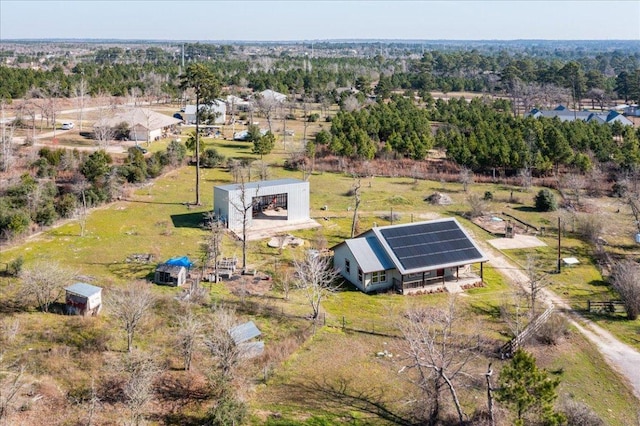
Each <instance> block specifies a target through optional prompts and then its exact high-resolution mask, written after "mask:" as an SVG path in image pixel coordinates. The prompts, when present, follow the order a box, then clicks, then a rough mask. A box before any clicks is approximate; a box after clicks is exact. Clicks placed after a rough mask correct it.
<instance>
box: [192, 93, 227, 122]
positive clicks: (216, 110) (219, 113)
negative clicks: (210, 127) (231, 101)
mask: <svg viewBox="0 0 640 426" xmlns="http://www.w3.org/2000/svg"><path fill="white" fill-rule="evenodd" d="M200 109H201V110H204V109H207V110H208V112H210V113H213V114H216V117H215V119H214V120H213V123H212V124H224V123H225V122H226V121H227V104H226V103H225V102H224V101H223V100H222V99H216V100H215V101H213V102H211V103H210V104H201V105H200ZM182 117H183V119H184V121H185V123H189V124H194V123H195V122H196V106H195V105H187V106H186V107H185V108H184V113H183V114H182Z"/></svg>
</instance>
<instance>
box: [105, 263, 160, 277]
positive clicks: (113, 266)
mask: <svg viewBox="0 0 640 426" xmlns="http://www.w3.org/2000/svg"><path fill="white" fill-rule="evenodd" d="M107 269H108V270H109V272H111V273H112V274H113V275H115V276H117V277H119V278H127V279H130V278H138V279H147V280H151V279H153V275H154V274H153V272H154V269H155V267H154V266H153V265H150V264H147V263H134V262H131V263H110V264H109V265H108V266H107Z"/></svg>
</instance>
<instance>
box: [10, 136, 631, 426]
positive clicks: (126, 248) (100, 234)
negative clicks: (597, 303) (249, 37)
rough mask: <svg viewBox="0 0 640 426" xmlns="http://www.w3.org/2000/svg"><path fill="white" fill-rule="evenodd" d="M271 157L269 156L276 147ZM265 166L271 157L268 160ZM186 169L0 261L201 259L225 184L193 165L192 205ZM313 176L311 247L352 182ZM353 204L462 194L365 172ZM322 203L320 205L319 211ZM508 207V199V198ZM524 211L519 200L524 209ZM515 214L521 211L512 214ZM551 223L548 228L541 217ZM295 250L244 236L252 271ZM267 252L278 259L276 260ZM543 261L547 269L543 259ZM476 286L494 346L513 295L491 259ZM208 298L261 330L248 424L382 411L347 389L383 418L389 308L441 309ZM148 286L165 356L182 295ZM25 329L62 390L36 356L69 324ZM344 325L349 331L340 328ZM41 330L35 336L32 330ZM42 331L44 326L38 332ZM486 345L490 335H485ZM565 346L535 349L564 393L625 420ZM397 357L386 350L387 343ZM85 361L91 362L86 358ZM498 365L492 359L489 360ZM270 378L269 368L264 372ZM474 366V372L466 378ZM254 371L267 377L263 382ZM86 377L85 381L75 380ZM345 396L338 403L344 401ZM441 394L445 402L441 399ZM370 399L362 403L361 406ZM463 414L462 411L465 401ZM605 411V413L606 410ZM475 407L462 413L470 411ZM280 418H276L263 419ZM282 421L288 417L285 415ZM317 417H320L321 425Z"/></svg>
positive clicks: (466, 298) (470, 392)
mask: <svg viewBox="0 0 640 426" xmlns="http://www.w3.org/2000/svg"><path fill="white" fill-rule="evenodd" d="M206 142H207V146H213V147H216V149H219V151H220V152H221V153H223V154H224V155H226V156H228V157H231V156H234V157H245V156H246V157H251V156H252V154H250V148H249V147H247V146H245V144H244V143H236V142H229V141H224V140H211V141H209V140H207V141H206ZM274 156H277V154H274ZM268 161H271V158H269V159H268ZM284 177H294V178H300V177H301V172H292V171H286V170H284V169H282V168H281V167H273V168H272V170H271V178H284ZM194 180H195V175H194V169H193V167H183V168H181V169H178V170H175V171H173V172H171V173H168V174H167V175H165V176H163V177H161V178H159V179H157V180H156V181H154V182H152V183H149V184H147V185H145V186H144V187H142V188H139V189H137V190H135V191H134V192H133V193H132V194H131V195H129V196H127V197H126V199H123V200H120V201H117V202H114V203H112V204H110V205H107V206H105V207H103V208H99V209H96V210H94V211H92V212H91V214H90V216H89V217H88V220H87V226H86V233H85V235H84V236H80V226H79V224H78V223H77V222H76V221H70V222H68V223H65V224H63V225H61V226H59V227H56V228H53V229H50V230H46V231H44V232H42V233H41V234H39V235H36V236H33V237H31V238H29V239H27V240H26V241H24V242H22V243H20V244H16V245H14V246H12V247H9V248H3V251H2V258H1V260H2V262H8V261H10V260H11V259H14V258H16V257H18V256H23V257H24V258H25V261H26V264H27V265H28V264H29V263H30V262H32V261H33V260H35V259H46V260H50V261H57V262H60V263H61V264H64V265H65V266H66V267H69V268H71V269H73V270H75V271H77V272H78V274H79V275H83V276H86V277H93V282H94V283H96V284H98V285H100V284H103V285H104V286H105V287H112V286H118V285H121V284H123V283H125V282H127V281H129V280H132V279H145V278H149V277H150V276H151V274H152V272H153V269H154V267H155V264H156V263H155V262H154V263H152V264H137V263H131V262H127V261H126V259H127V256H129V255H131V254H134V253H152V254H153V255H154V257H155V259H156V260H157V261H163V260H166V259H167V258H169V257H172V256H178V255H186V256H189V257H191V258H192V259H199V257H200V249H199V244H200V242H201V240H202V238H203V237H204V235H205V231H204V230H202V229H201V228H200V226H199V224H200V221H201V219H202V214H203V213H204V212H206V211H209V210H210V209H211V208H212V205H213V199H212V197H213V186H214V185H217V184H223V183H228V182H230V181H231V177H230V175H229V173H228V172H226V171H225V170H222V169H210V170H209V169H207V170H203V171H202V201H203V205H202V206H200V207H193V206H188V205H187V203H190V202H191V203H192V202H193V201H194V200H195V194H194V189H193V186H194ZM310 182H311V215H312V217H314V218H316V219H317V220H318V222H319V223H320V224H321V228H320V229H319V230H305V231H299V232H293V234H295V235H296V236H300V237H302V238H304V239H305V240H307V241H309V243H310V244H311V245H316V246H321V245H323V246H328V247H331V246H332V245H334V244H337V243H339V242H341V241H342V240H343V239H344V238H347V237H349V235H350V231H351V221H352V218H353V197H352V196H350V195H347V193H348V191H349V190H350V189H351V188H352V187H353V185H354V182H355V181H354V179H353V178H352V177H351V176H348V175H345V174H334V173H314V174H313V175H312V176H311V177H310ZM361 185H362V186H361V191H362V204H361V206H360V210H359V226H358V231H359V232H362V231H365V230H367V229H368V228H370V227H371V226H373V225H374V224H377V225H379V226H380V225H387V224H389V223H390V222H389V220H388V219H389V217H388V216H389V214H390V213H391V209H392V208H393V212H394V213H397V214H399V219H397V220H398V221H399V222H401V223H408V222H410V221H412V220H413V221H418V220H423V219H424V218H433V217H437V216H438V215H450V214H452V212H462V211H464V210H466V202H465V199H466V197H467V195H468V194H466V193H464V192H463V191H462V188H461V185H459V184H455V183H446V184H443V183H440V182H429V181H418V182H414V181H413V179H410V178H380V177H376V178H363V179H362V180H361ZM473 190H474V191H476V192H477V193H479V194H481V195H482V194H484V192H485V191H492V192H493V194H494V201H493V202H492V203H493V204H492V207H491V208H492V209H494V210H496V211H500V210H502V208H505V202H504V200H508V199H509V198H510V196H511V189H510V188H508V187H500V186H498V185H490V184H488V185H483V186H481V185H475V186H474V187H473ZM435 191H440V192H442V191H444V192H446V193H447V194H448V195H449V196H451V198H452V200H453V203H452V204H451V205H448V206H432V205H430V204H428V203H427V202H425V201H424V198H425V197H426V196H428V195H430V194H432V193H433V192H435ZM516 195H517V197H519V198H521V201H522V202H525V203H528V204H529V205H530V204H531V203H530V201H529V200H528V199H527V198H529V197H531V198H532V195H531V194H530V193H517V194H516ZM325 205H326V206H327V209H326V210H322V209H321V207H323V206H325ZM511 205H513V206H516V207H517V206H518V205H517V204H513V203H512V204H511ZM525 205H526V204H525ZM519 212H520V211H519ZM519 214H522V218H523V219H526V220H530V221H535V223H536V224H537V225H540V224H551V223H552V222H553V218H554V216H553V214H552V213H550V214H545V215H540V214H536V213H533V212H529V211H526V210H522V211H521V213H518V214H517V215H519ZM459 220H460V221H461V223H463V225H464V226H465V227H467V229H469V231H470V232H471V233H472V234H473V235H474V237H475V238H477V239H479V240H482V241H484V240H487V239H489V238H491V236H490V235H489V234H488V233H486V232H485V231H483V230H481V229H480V228H478V227H476V226H475V225H472V224H471V223H470V222H469V221H467V220H464V219H462V218H459ZM547 226H550V225H547ZM543 239H544V241H546V242H547V244H548V246H547V247H544V248H542V249H535V250H530V251H525V250H514V251H510V252H508V253H507V255H508V256H509V257H511V258H512V259H514V260H516V261H518V262H522V261H523V260H524V258H525V257H526V254H527V253H529V252H532V251H533V252H535V253H537V254H538V255H539V256H540V257H541V258H543V259H544V260H545V262H547V263H548V264H549V265H553V264H554V263H553V261H554V259H555V257H554V256H555V249H554V245H553V242H554V238H553V236H551V237H543ZM303 250H304V248H295V249H292V248H287V249H285V250H284V252H283V253H282V254H280V253H279V252H278V250H277V249H271V248H268V247H267V246H266V243H265V241H257V242H251V243H250V245H249V263H250V264H252V265H255V266H256V267H257V268H258V269H260V270H263V271H266V272H270V273H273V272H274V270H276V269H277V268H279V271H280V272H283V271H285V270H286V264H287V262H288V261H289V260H291V259H292V258H293V257H294V256H301V255H302V253H303ZM562 253H563V256H576V257H578V258H579V259H580V260H581V262H582V263H581V265H579V266H577V267H574V268H567V269H565V270H564V271H563V272H562V274H560V275H554V276H553V279H554V286H553V289H554V291H556V292H558V293H559V294H561V295H563V296H564V297H566V298H567V299H568V300H569V302H570V303H571V304H572V306H574V307H576V308H581V307H584V305H585V302H586V300H588V299H590V298H591V299H600V300H602V299H608V298H610V297H613V295H612V293H611V292H610V290H609V288H608V286H606V285H603V283H602V278H601V276H600V275H599V273H598V272H597V270H596V269H595V268H594V267H593V266H590V265H589V260H590V255H589V249H588V247H587V246H585V245H584V244H583V243H581V242H580V241H579V240H577V239H575V238H571V237H570V236H568V237H566V238H565V239H564V241H563V252H562ZM224 254H225V255H226V256H231V255H236V256H240V254H241V249H240V246H239V245H238V243H237V242H236V241H234V240H232V239H230V238H229V239H227V240H226V241H225V244H224ZM276 259H277V260H278V262H277V263H276ZM550 267H551V266H550ZM484 277H485V281H486V283H487V285H486V287H484V288H478V289H473V290H469V291H466V292H465V293H463V294H461V295H460V296H459V297H458V301H459V306H460V307H461V308H462V310H463V312H464V313H465V315H464V321H465V322H466V324H468V325H469V327H472V326H474V327H476V326H480V327H481V329H482V330H483V335H484V337H485V338H487V339H488V340H489V341H491V342H494V343H495V344H496V345H498V344H500V343H502V342H504V341H506V340H507V337H506V327H505V326H504V324H503V322H502V320H501V318H500V314H499V308H500V305H501V303H502V302H503V300H504V297H505V294H507V293H509V292H510V291H511V289H510V286H509V285H508V284H507V283H506V282H505V281H504V278H503V277H502V275H501V274H500V273H499V271H497V270H495V269H494V268H492V267H491V265H490V264H488V265H485V268H484ZM14 283H15V281H14V280H13V279H11V278H7V277H2V278H0V299H3V298H4V299H6V298H8V297H9V296H11V295H12V294H13V293H14V289H15V287H14V286H13V284H14ZM209 288H210V290H211V296H212V299H213V300H214V301H222V302H225V303H229V304H231V305H233V306H235V307H236V308H237V309H238V312H239V314H240V315H242V316H245V317H247V318H251V319H254V320H255V321H256V323H257V324H258V326H259V327H260V328H261V330H263V333H264V340H265V342H266V345H267V348H268V354H267V356H266V358H265V359H263V360H261V361H259V362H258V364H256V366H255V367H254V368H253V369H252V370H250V371H251V374H252V383H253V384H254V386H253V388H252V389H253V391H252V392H251V394H250V399H249V401H250V405H251V407H252V409H253V410H252V423H253V424H256V425H257V424H265V423H267V422H270V423H269V424H272V425H277V424H282V425H284V424H292V425H293V424H308V425H312V424H332V423H335V422H338V421H341V422H344V421H347V419H348V421H350V422H352V424H387V423H389V420H388V419H385V418H384V416H382V415H378V416H375V417H373V418H370V417H369V415H366V414H365V413H364V411H363V406H360V405H358V403H356V399H354V396H355V395H358V394H360V395H364V394H366V396H367V398H365V401H361V402H364V403H366V404H373V403H377V404H380V405H381V406H383V407H385V408H388V410H389V413H398V412H401V411H402V403H403V398H406V396H407V395H408V394H409V393H410V392H411V391H412V387H411V386H410V385H409V384H408V382H407V380H406V378H405V377H404V376H403V375H399V374H398V371H400V370H401V367H402V365H401V363H400V361H399V360H397V359H396V358H380V357H377V356H376V353H377V352H380V351H383V350H384V349H387V348H392V347H393V345H394V344H395V343H397V342H396V337H393V336H397V335H398V331H397V328H396V326H395V324H396V323H397V318H398V315H401V314H402V313H403V312H404V311H406V310H407V309H409V308H411V307H413V306H433V305H438V304H442V303H443V302H444V301H445V300H446V299H447V295H445V294H434V295H421V296H412V297H403V296H399V295H394V294H380V295H375V296H369V295H365V294H362V293H360V292H357V291H354V290H353V289H349V288H346V289H345V290H344V291H341V292H339V293H337V294H335V295H334V296H332V297H331V298H329V299H327V300H326V301H325V302H324V303H323V305H322V311H323V314H324V315H323V317H322V318H323V320H324V321H326V324H327V326H323V325H322V324H320V325H319V326H318V327H317V328H316V329H315V334H314V330H313V328H312V327H311V325H310V323H309V321H308V320H307V319H305V316H307V315H308V314H309V313H310V308H309V307H308V306H307V304H306V302H305V301H304V299H303V298H302V296H301V295H300V294H299V293H297V292H295V291H293V292H292V293H291V297H290V300H288V301H285V300H284V299H283V294H282V293H281V292H280V291H277V290H275V289H273V290H271V291H270V292H268V293H267V294H266V295H265V296H250V297H247V298H246V299H242V298H240V297H238V296H236V295H233V294H232V292H230V291H229V288H228V287H227V286H224V285H213V286H210V287H209ZM154 291H156V292H157V293H158V295H159V296H160V297H162V298H163V300H164V301H163V303H162V307H161V308H158V310H157V313H156V315H155V316H154V318H155V319H154V321H152V323H151V324H149V325H147V326H146V327H147V328H146V329H145V332H144V333H141V335H140V336H141V340H140V343H139V345H140V347H142V348H146V349H147V350H150V351H157V352H158V353H159V354H163V355H162V356H163V357H164V358H166V359H171V360H172V361H171V363H175V362H176V360H175V359H174V358H175V357H173V356H172V354H171V349H170V345H171V341H170V336H169V335H168V334H167V333H166V332H165V330H166V328H167V327H168V326H170V325H172V324H173V323H174V321H175V314H176V312H177V311H176V310H175V309H174V308H171V306H173V303H174V302H172V300H173V299H172V296H173V295H175V294H176V293H177V292H179V291H180V290H179V289H174V288H167V287H154ZM15 315H16V316H17V317H20V318H23V319H24V323H26V324H28V326H27V328H26V330H27V331H26V334H25V335H24V336H23V337H22V339H23V340H22V341H21V346H25V345H28V346H29V347H32V348H34V350H35V351H38V350H42V353H40V352H38V354H39V355H38V356H34V357H33V359H34V361H33V362H32V364H33V365H32V366H33V368H34V369H35V370H36V371H37V372H39V373H42V374H50V375H52V376H53V377H58V376H62V375H67V376H66V377H67V379H60V383H61V386H63V387H66V386H68V385H69V383H71V382H72V381H73V379H72V378H74V377H79V376H81V374H80V373H79V372H78V371H77V369H76V370H74V367H73V364H72V363H71V360H70V359H67V358H64V357H62V356H56V357H54V358H52V359H53V360H54V361H55V363H53V364H52V365H50V366H49V365H48V364H47V361H46V357H45V355H46V354H47V353H48V352H47V351H49V350H50V349H51V347H52V345H54V346H55V345H61V344H64V345H71V346H73V345H76V346H77V345H80V344H81V342H80V343H78V342H64V341H63V343H59V341H60V339H63V337H60V336H65V334H68V333H70V332H72V331H73V330H74V325H73V323H74V321H73V319H72V318H68V317H58V316H55V315H50V314H42V313H39V312H22V313H18V314H15ZM595 319H596V320H597V322H598V323H600V324H602V325H604V326H606V327H607V328H608V329H610V330H612V331H613V332H614V333H615V334H616V335H618V336H620V337H622V338H623V339H624V340H625V341H627V342H630V343H633V344H635V345H636V347H640V346H639V345H638V342H637V340H636V341H635V342H634V339H635V338H634V333H635V336H637V326H636V325H635V324H633V323H628V322H627V321H624V320H621V319H620V318H613V319H608V318H595ZM94 323H95V326H96V327H99V328H100V329H104V330H105V332H106V333H108V334H110V335H111V338H110V340H109V341H110V343H109V345H110V347H111V348H113V349H115V350H122V348H123V347H124V339H123V335H122V334H121V332H120V331H119V330H113V327H112V323H111V320H110V318H109V316H108V312H105V314H104V316H101V317H100V318H96V319H94ZM342 324H344V325H345V326H346V328H347V330H346V331H345V330H343V329H342ZM46 329H48V330H50V331H49V332H48V333H49V334H46V333H45V332H44V331H43V330H46ZM349 329H359V330H363V331H366V332H367V333H357V332H352V331H349ZM43 333H44V334H43ZM492 344H493V343H492ZM566 345H568V346H566V347H562V348H560V349H562V350H558V351H557V350H556V348H544V349H542V350H543V351H545V352H546V353H549V354H551V355H550V356H549V357H548V358H547V359H545V363H547V365H549V366H550V368H556V369H557V368H561V367H562V368H563V369H564V373H563V376H562V378H563V385H562V388H561V389H562V393H563V395H565V396H566V395H573V396H574V397H575V398H580V399H581V400H584V401H586V402H587V403H588V404H589V405H591V406H592V407H594V409H595V410H596V411H597V412H598V413H599V414H600V415H601V416H602V417H603V418H605V419H606V420H607V423H608V424H614V425H626V424H631V423H625V422H624V420H623V416H624V413H625V409H624V407H628V405H629V403H630V401H632V398H631V397H630V396H629V395H630V394H629V392H628V391H626V390H624V389H622V388H620V387H619V389H618V391H617V392H616V391H615V389H616V387H615V385H614V384H615V383H616V381H617V379H616V378H615V375H614V374H613V373H611V370H610V369H609V368H608V367H607V366H606V364H605V363H604V361H603V360H602V359H601V357H599V355H598V354H597V353H596V352H595V351H594V349H593V348H592V347H591V346H590V345H589V344H587V343H585V342H584V341H582V340H581V338H580V337H579V336H578V337H573V338H571V339H570V341H569V343H566ZM389 350H390V351H391V352H394V350H393V349H389ZM487 361H488V359H486V358H481V359H479V360H478V361H477V363H476V364H474V366H473V370H474V372H475V373H477V374H478V375H479V377H482V372H483V371H485V370H486V364H487ZM92 362H96V363H97V362H98V361H96V360H93V361H92ZM493 362H494V363H495V364H496V368H497V369H499V368H500V367H501V365H502V363H501V362H500V361H497V360H493ZM267 373H268V374H267ZM475 373H474V374H475ZM265 374H266V375H267V377H266V381H265ZM82 380H86V377H84V376H83V377H82ZM600 385H602V386H603V387H605V388H606V403H603V402H602V401H603V400H602V398H601V395H599V394H598V392H589V391H586V390H587V389H597V387H598V386H600ZM462 397H463V403H464V404H465V405H466V406H467V407H472V406H480V405H481V403H479V402H477V401H483V399H482V398H484V396H483V389H482V388H481V387H477V388H475V387H471V388H469V389H467V390H465V391H464V392H463V393H462ZM341 398H342V402H341ZM447 398H448V397H447ZM367 407H369V408H370V407H371V405H367ZM469 409H470V408H469ZM608 410H611V412H609V411H608ZM470 411H472V410H470ZM272 413H280V420H277V419H274V418H272V417H270V414H272ZM287 421H290V422H289V423H287ZM323 422H324V423H323Z"/></svg>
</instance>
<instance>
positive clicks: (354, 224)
mask: <svg viewBox="0 0 640 426" xmlns="http://www.w3.org/2000/svg"><path fill="white" fill-rule="evenodd" d="M353 204H354V208H353V220H352V221H351V238H353V237H354V236H355V234H356V227H357V225H358V208H359V207H360V179H357V180H356V182H355V183H354V184H353Z"/></svg>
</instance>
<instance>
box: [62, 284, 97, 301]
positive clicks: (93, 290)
mask: <svg viewBox="0 0 640 426" xmlns="http://www.w3.org/2000/svg"><path fill="white" fill-rule="evenodd" d="M64 289H65V290H66V291H68V292H69V293H73V294H77V295H78V296H83V297H87V298H89V297H91V296H93V295H94V294H97V293H100V292H101V291H102V288H101V287H96V286H95V285H91V284H86V283H75V284H73V285H70V286H69V287H65V288H64Z"/></svg>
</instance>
